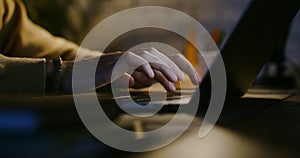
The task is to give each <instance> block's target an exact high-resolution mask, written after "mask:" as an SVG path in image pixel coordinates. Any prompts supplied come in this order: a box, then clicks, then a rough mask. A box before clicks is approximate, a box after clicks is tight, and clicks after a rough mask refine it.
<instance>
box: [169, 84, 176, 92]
mask: <svg viewBox="0 0 300 158" xmlns="http://www.w3.org/2000/svg"><path fill="white" fill-rule="evenodd" d="M169 88H170V89H171V90H172V91H176V87H175V86H174V84H173V83H170V84H169Z"/></svg>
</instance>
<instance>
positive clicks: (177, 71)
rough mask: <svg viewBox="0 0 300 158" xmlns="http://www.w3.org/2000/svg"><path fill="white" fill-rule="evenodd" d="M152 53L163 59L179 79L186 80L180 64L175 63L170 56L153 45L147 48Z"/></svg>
mask: <svg viewBox="0 0 300 158" xmlns="http://www.w3.org/2000/svg"><path fill="white" fill-rule="evenodd" d="M146 50H147V51H148V52H149V53H150V54H153V55H154V56H157V57H158V58H159V59H161V60H162V61H164V62H165V63H166V64H167V65H168V66H169V67H170V68H171V69H172V70H173V71H174V72H175V74H176V75H177V77H178V79H179V80H184V79H185V76H184V74H183V73H182V71H181V70H180V68H179V67H178V65H176V64H177V63H174V62H173V61H172V60H170V58H168V57H167V56H166V55H164V54H163V53H161V52H160V51H158V50H157V49H155V48H153V47H151V48H148V49H146Z"/></svg>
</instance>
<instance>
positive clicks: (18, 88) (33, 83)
mask: <svg viewBox="0 0 300 158" xmlns="http://www.w3.org/2000/svg"><path fill="white" fill-rule="evenodd" d="M45 76H46V75H45V59H43V58H41V59H33V58H16V57H14V58H8V57H5V56H3V55H1V54H0V94H1V95H11V94H13V95H44V93H45V81H46V78H45Z"/></svg>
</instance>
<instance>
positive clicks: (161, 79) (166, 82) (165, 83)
mask: <svg viewBox="0 0 300 158" xmlns="http://www.w3.org/2000/svg"><path fill="white" fill-rule="evenodd" d="M154 74H155V79H156V80H157V81H158V82H159V83H160V84H161V85H162V86H164V87H165V89H166V90H167V91H171V92H175V91H176V87H175V85H174V83H173V82H170V81H169V80H167V79H166V78H165V76H164V75H163V74H162V73H161V72H160V71H157V70H154Z"/></svg>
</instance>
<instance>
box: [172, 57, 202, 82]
mask: <svg viewBox="0 0 300 158" xmlns="http://www.w3.org/2000/svg"><path fill="white" fill-rule="evenodd" d="M169 58H170V59H172V60H173V61H174V62H175V63H177V65H178V66H179V68H180V69H181V70H182V71H184V72H185V73H186V74H187V75H188V76H189V77H190V79H191V81H192V82H193V84H195V85H198V84H199V82H200V81H201V78H200V76H199V74H198V72H197V71H196V70H195V68H194V67H193V65H192V64H191V63H190V62H189V61H188V60H187V59H186V58H185V57H184V56H183V55H182V54H176V55H173V56H170V57H169Z"/></svg>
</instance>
